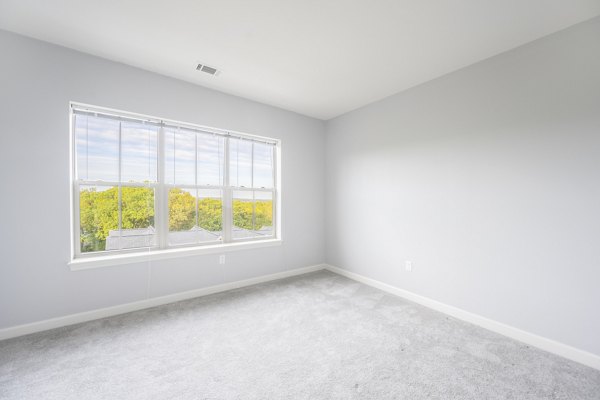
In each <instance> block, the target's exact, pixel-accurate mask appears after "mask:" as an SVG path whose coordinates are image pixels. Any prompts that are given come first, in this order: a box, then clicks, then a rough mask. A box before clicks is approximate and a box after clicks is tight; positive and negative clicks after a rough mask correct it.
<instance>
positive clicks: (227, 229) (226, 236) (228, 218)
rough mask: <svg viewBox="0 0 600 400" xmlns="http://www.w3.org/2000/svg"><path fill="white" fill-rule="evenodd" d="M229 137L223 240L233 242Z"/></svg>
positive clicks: (226, 150) (224, 168)
mask: <svg viewBox="0 0 600 400" xmlns="http://www.w3.org/2000/svg"><path fill="white" fill-rule="evenodd" d="M229 146H230V143H229V138H228V137H226V138H225V149H224V153H225V156H224V157H223V163H224V166H223V194H222V196H223V201H222V205H223V207H222V210H223V217H222V221H223V222H222V225H223V226H222V227H223V242H224V243H229V242H231V237H232V232H231V231H232V226H233V204H232V203H233V199H232V195H233V194H232V192H231V186H230V181H229Z"/></svg>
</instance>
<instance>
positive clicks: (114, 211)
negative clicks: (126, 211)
mask: <svg viewBox="0 0 600 400" xmlns="http://www.w3.org/2000/svg"><path fill="white" fill-rule="evenodd" d="M118 200H119V190H118V188H117V187H111V186H81V187H80V189H79V227H80V229H79V230H80V242H81V243H80V246H81V247H80V249H81V252H82V253H88V252H91V251H103V250H107V248H106V239H107V237H108V236H109V234H110V233H111V232H113V231H114V230H117V232H118V229H119V203H118Z"/></svg>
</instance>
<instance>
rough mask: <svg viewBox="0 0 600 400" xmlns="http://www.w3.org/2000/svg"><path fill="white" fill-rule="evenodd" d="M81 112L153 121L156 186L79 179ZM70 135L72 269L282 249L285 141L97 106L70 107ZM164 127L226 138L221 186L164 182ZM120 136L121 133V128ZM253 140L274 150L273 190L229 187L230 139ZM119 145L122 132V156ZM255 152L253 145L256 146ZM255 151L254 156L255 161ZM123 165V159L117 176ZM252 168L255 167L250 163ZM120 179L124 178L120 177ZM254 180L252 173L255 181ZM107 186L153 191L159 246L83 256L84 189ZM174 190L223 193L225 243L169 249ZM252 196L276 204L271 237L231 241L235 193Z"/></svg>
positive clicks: (172, 246) (73, 103) (197, 244)
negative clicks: (259, 194)
mask: <svg viewBox="0 0 600 400" xmlns="http://www.w3.org/2000/svg"><path fill="white" fill-rule="evenodd" d="M76 110H77V112H87V113H92V114H93V113H99V114H104V115H109V116H111V117H114V118H115V119H122V120H135V121H137V122H150V123H152V124H153V125H158V127H159V129H158V143H157V152H158V154H157V163H158V166H157V168H158V170H157V182H156V183H150V184H147V183H131V182H106V181H92V180H81V179H79V180H78V179H76V177H77V171H76V166H77V162H76V156H77V153H76V141H75V126H74V121H75V115H76ZM69 126H70V129H69V135H70V187H71V196H70V201H71V222H72V223H71V261H70V262H69V265H70V266H71V269H87V268H94V267H96V266H105V265H116V264H125V263H132V262H139V261H143V260H152V259H164V258H171V257H182V256H188V255H199V254H211V253H221V254H223V253H224V252H225V251H231V250H244V249H250V248H258V247H267V246H273V245H279V244H281V163H280V159H281V141H280V140H279V139H273V138H268V137H263V136H257V135H251V134H247V133H242V132H235V131H229V130H222V129H218V128H212V127H207V126H202V125H197V124H191V123H185V122H181V121H175V120H169V119H165V118H158V117H152V116H148V115H143V114H134V113H130V112H126V111H121V110H115V109H110V108H105V107H98V106H93V105H89V104H83V103H77V102H70V103H69ZM165 127H181V128H185V129H186V130H192V131H197V132H201V133H208V134H214V135H218V136H220V137H223V138H224V139H225V140H224V144H225V147H224V155H225V156H224V160H223V182H222V185H181V184H167V183H166V182H165V181H166V179H165ZM119 131H120V129H119ZM231 138H233V139H242V140H249V141H251V142H252V143H255V142H261V143H268V144H270V145H273V146H274V151H273V188H253V187H249V188H246V187H234V186H230V182H229V178H230V174H229V168H230V163H229V142H230V139H231ZM120 146H121V132H119V153H120V152H121V151H120ZM252 149H254V145H253V146H252ZM253 156H254V151H252V157H253ZM121 164H122V158H121V154H119V171H120V168H121ZM251 164H252V168H253V166H254V163H253V162H252V163H251ZM119 176H120V173H119ZM253 176H254V174H253V171H252V177H253ZM87 185H92V186H106V187H118V188H119V189H120V188H122V187H147V188H153V189H154V196H155V197H154V208H155V210H154V225H155V226H154V228H155V230H156V234H157V236H156V237H157V241H156V245H155V246H152V247H140V248H134V249H121V250H103V251H98V252H89V253H82V252H81V244H80V240H81V239H80V225H79V224H80V213H79V211H80V210H79V195H80V187H81V186H87ZM171 188H196V189H200V190H201V189H213V190H220V191H221V193H222V203H221V204H222V227H223V230H222V234H223V237H222V240H220V241H210V242H203V243H194V244H183V245H169V244H168V234H169V221H168V218H169V208H168V207H169V204H168V196H169V190H170V189H171ZM234 191H253V192H265V193H267V192H269V193H271V196H272V199H273V233H272V235H269V236H262V237H251V238H239V239H234V238H232V235H231V233H232V230H233V210H232V205H233V192H234ZM119 207H121V205H120V203H119Z"/></svg>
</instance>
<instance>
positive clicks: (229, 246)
mask: <svg viewBox="0 0 600 400" xmlns="http://www.w3.org/2000/svg"><path fill="white" fill-rule="evenodd" d="M281 244H282V241H281V239H269V240H261V241H252V242H241V243H226V244H217V245H209V246H198V247H186V248H179V249H166V250H152V251H146V252H139V253H128V254H114V255H109V256H97V257H86V258H76V259H74V260H72V261H71V262H69V267H70V268H71V271H79V270H82V269H90V268H99V267H109V266H113V265H121V264H133V263H139V262H145V261H154V260H165V259H169V258H177V257H191V256H198V255H204V254H219V253H220V254H224V253H227V252H230V251H239V250H250V249H258V248H261V247H272V246H279V245H281Z"/></svg>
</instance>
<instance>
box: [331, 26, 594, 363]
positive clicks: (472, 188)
mask: <svg viewBox="0 0 600 400" xmlns="http://www.w3.org/2000/svg"><path fill="white" fill-rule="evenodd" d="M599 38H600V18H596V19H593V20H590V21H588V22H585V23H583V24H580V25H577V26H574V27H572V28H570V29H568V30H565V31H562V32H559V33H557V34H554V35H551V36H548V37H546V38H543V39H541V40H538V41H536V42H533V43H530V44H528V45H525V46H522V47H520V48H517V49H515V50H512V51H510V52H507V53H503V54H501V55H498V56H496V57H493V58H491V59H488V60H485V61H483V62H480V63H477V64H475V65H473V66H470V67H468V68H465V69H462V70H459V71H457V72H454V73H452V74H449V75H446V76H444V77H441V78H439V79H436V80H434V81H431V82H428V83H426V84H423V85H421V86H418V87H415V88H413V89H410V90H408V91H405V92H403V93H400V94H397V95H394V96H392V97H389V98H387V99H384V100H382V101H380V102H377V103H374V104H371V105H369V106H366V107H364V108H361V109H359V110H356V111H353V112H351V113H348V114H346V115H343V116H341V117H338V118H336V119H334V120H331V121H329V122H328V123H327V126H326V128H327V133H326V168H327V177H326V218H327V223H326V242H327V252H326V259H327V261H328V263H330V264H332V265H334V266H338V267H341V268H345V269H347V270H349V271H353V272H356V273H359V274H362V275H365V276H367V277H370V278H373V279H377V280H380V281H383V282H385V283H388V284H391V285H394V286H397V287H400V288H403V289H406V290H409V291H412V292H414V293H417V294H420V295H423V296H427V297H430V298H432V299H435V300H438V301H441V302H444V303H447V304H450V305H453V306H456V307H459V308H462V309H464V310H467V311H470V312H474V313H477V314H480V315H482V316H485V317H488V318H491V319H494V320H497V321H500V322H503V323H506V324H509V325H512V326H515V327H518V328H521V329H523V330H526V331H529V332H532V333H536V334H539V335H542V336H545V337H548V338H550V339H554V340H558V341H560V342H563V343H566V344H569V345H572V346H574V347H577V348H580V349H583V350H587V351H590V352H592V353H595V354H599V355H600V340H598V338H599V337H600V336H599V335H600V311H599V306H600V40H599ZM405 260H411V261H412V263H413V271H412V272H411V273H409V272H406V271H405V270H404V261H405Z"/></svg>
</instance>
